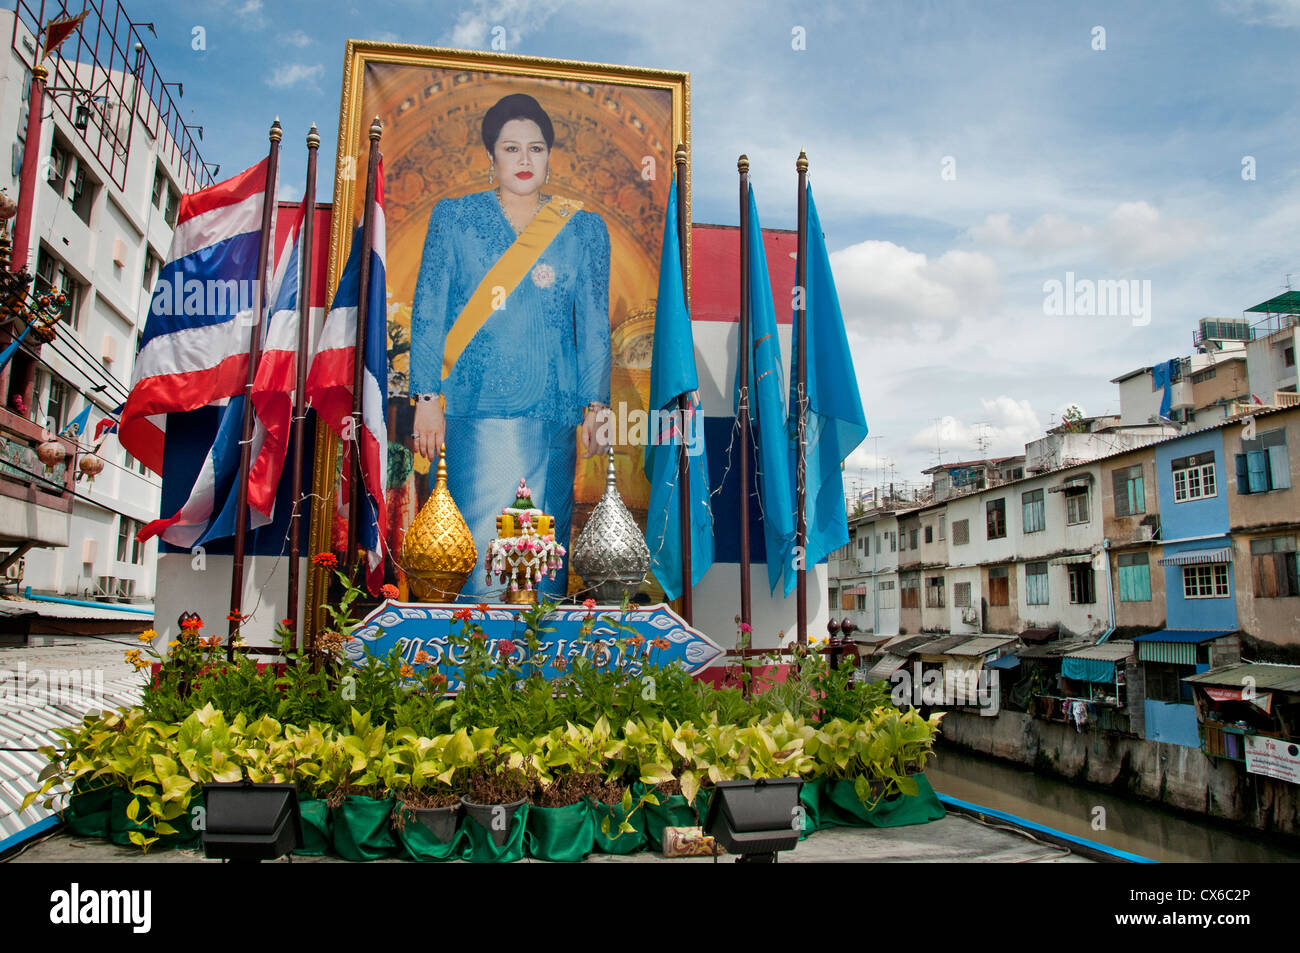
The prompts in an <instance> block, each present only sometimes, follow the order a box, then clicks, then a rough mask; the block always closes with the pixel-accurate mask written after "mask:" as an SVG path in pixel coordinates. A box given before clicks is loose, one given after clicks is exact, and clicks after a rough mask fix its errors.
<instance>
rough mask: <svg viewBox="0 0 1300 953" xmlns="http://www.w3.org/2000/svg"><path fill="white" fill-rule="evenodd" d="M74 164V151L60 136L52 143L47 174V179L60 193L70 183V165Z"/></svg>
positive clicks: (51, 186) (60, 193)
mask: <svg viewBox="0 0 1300 953" xmlns="http://www.w3.org/2000/svg"><path fill="white" fill-rule="evenodd" d="M71 164H72V152H71V150H69V149H68V147H67V145H66V144H65V143H64V142H63V140H61V139H60V138H59V137H58V136H55V137H54V141H53V142H51V143H50V170H49V172H47V173H46V174H45V181H46V182H48V183H49V184H50V188H52V189H53V190H54V191H55V192H57V193H58V194H59V195H62V194H63V190H64V189H65V188H66V187H67V185H68V166H70V165H71Z"/></svg>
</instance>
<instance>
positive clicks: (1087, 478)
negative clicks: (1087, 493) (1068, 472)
mask: <svg viewBox="0 0 1300 953" xmlns="http://www.w3.org/2000/svg"><path fill="white" fill-rule="evenodd" d="M1091 483H1092V474H1091V473H1085V474H1083V475H1082V476H1072V477H1070V478H1068V479H1067V480H1066V481H1065V482H1064V483H1062V484H1061V485H1060V486H1049V487H1048V488H1047V492H1048V493H1069V492H1071V491H1074V490H1086V489H1088V487H1089V485H1091Z"/></svg>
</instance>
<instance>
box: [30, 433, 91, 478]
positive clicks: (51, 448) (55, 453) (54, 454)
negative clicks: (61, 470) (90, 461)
mask: <svg viewBox="0 0 1300 953" xmlns="http://www.w3.org/2000/svg"><path fill="white" fill-rule="evenodd" d="M36 457H37V459H39V460H40V461H41V463H43V464H45V472H46V473H53V472H54V468H55V467H57V466H58V465H59V464H60V463H63V462H64V461H65V460H67V459H68V450H67V448H66V447H65V446H63V444H62V443H60V442H59V441H57V440H46V441H45V442H44V443H42V444H40V445H39V446H38V447H37V448H36ZM101 465H102V464H101Z"/></svg>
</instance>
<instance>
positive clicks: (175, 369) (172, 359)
mask: <svg viewBox="0 0 1300 953" xmlns="http://www.w3.org/2000/svg"><path fill="white" fill-rule="evenodd" d="M267 161H268V160H265V159H264V160H262V161H261V162H259V163H258V164H257V165H255V166H253V167H252V168H251V169H249V170H248V171H246V172H243V173H240V174H239V175H237V176H235V177H234V178H232V179H227V180H226V181H225V182H221V183H218V184H217V185H214V186H212V187H211V188H207V189H204V190H203V191H201V192H196V193H194V194H193V195H186V196H184V197H183V198H182V199H181V203H180V209H179V210H178V213H177V216H176V228H175V231H174V232H173V234H172V250H171V256H170V260H169V261H168V262H167V263H166V264H165V265H163V267H162V270H161V272H160V273H159V276H158V283H157V284H156V285H155V286H154V293H153V300H152V302H151V304H150V307H149V316H148V318H147V320H146V321H145V327H144V334H143V335H142V336H141V341H140V350H139V353H138V354H137V355H136V359H135V371H134V374H133V377H132V383H131V393H130V395H129V396H128V397H127V401H126V406H125V407H124V408H123V410H122V417H121V421H120V423H119V426H118V439H119V441H120V442H121V444H122V446H123V447H124V448H125V449H126V450H127V451H128V452H129V453H130V454H131V455H132V456H134V457H135V458H136V459H137V460H139V461H140V462H141V463H143V464H144V465H145V466H147V467H148V468H149V469H151V470H153V471H154V472H155V473H162V466H163V441H164V429H165V423H166V415H167V414H172V413H183V412H185V411H189V410H196V409H198V408H200V407H206V406H208V405H210V404H216V403H219V402H221V401H224V400H227V399H229V398H231V397H235V396H237V395H239V394H242V393H243V391H244V388H245V387H246V385H247V383H248V352H249V345H250V342H251V340H252V336H251V331H252V327H253V323H254V322H253V320H252V317H253V314H252V312H253V307H254V304H253V302H254V300H255V298H256V293H255V292H256V281H257V278H258V275H257V258H258V245H259V241H260V238H261V227H262V202H263V193H264V192H265V190H266V176H267Z"/></svg>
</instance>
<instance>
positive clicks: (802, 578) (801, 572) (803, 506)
mask: <svg viewBox="0 0 1300 953" xmlns="http://www.w3.org/2000/svg"><path fill="white" fill-rule="evenodd" d="M794 167H795V170H796V171H797V172H798V173H799V226H798V228H799V240H798V246H797V251H796V253H795V254H796V257H795V265H794V284H795V289H796V296H797V297H796V301H795V309H794V352H795V354H797V355H798V359H797V360H796V361H795V401H796V403H795V407H796V409H797V413H798V423H797V429H796V438H797V439H796V446H795V520H796V523H795V547H796V551H795V555H796V557H797V559H798V562H797V563H796V564H795V567H796V569H795V620H796V624H797V629H796V632H797V633H798V638H799V644H800V645H807V644H808V569H807V565H808V563H807V560H808V506H807V504H808V499H807V494H808V487H807V483H806V479H807V460H806V459H805V458H806V455H807V451H808V447H807V436H808V347H807V344H808V287H807V282H808V155H807V153H805V152H804V151H803V150H802V149H800V150H799V158H798V159H797V160H795V164H794Z"/></svg>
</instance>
